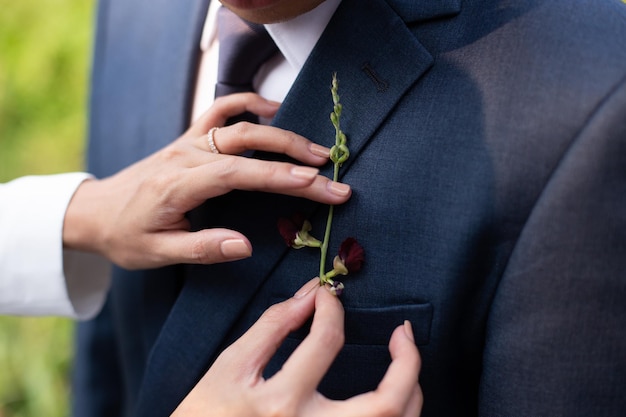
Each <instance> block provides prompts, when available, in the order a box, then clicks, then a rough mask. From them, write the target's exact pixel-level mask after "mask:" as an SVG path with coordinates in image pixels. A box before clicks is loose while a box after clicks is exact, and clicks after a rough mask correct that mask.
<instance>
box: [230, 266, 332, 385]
mask: <svg viewBox="0 0 626 417" xmlns="http://www.w3.org/2000/svg"><path fill="white" fill-rule="evenodd" d="M318 289H319V278H314V279H312V280H310V281H309V282H307V283H306V284H304V285H303V286H302V287H301V288H300V290H298V292H296V295H294V296H293V297H292V298H290V299H288V300H286V301H283V302H282V303H278V304H274V305H273V306H271V307H270V308H269V309H267V310H266V311H265V312H264V313H263V315H262V316H261V318H259V320H257V322H256V323H255V324H254V325H253V326H252V327H251V328H250V329H249V330H248V331H247V332H246V333H244V334H243V335H242V336H241V337H240V338H239V339H238V340H237V341H236V342H235V343H233V344H232V345H231V346H230V347H229V348H228V349H226V350H225V351H224V352H223V353H222V355H220V358H218V361H219V360H222V361H226V362H227V363H229V366H230V367H231V368H240V369H244V371H245V372H247V374H248V376H252V377H253V378H254V377H258V378H261V376H262V373H263V369H264V368H265V366H266V365H267V363H268V362H269V360H270V359H271V358H272V356H273V355H274V353H276V350H277V349H278V347H279V346H280V344H281V343H282V341H283V340H284V339H285V337H287V335H288V334H289V333H290V332H292V331H294V330H296V329H298V328H299V327H300V326H302V324H303V323H304V322H305V321H306V320H307V318H308V317H310V316H311V314H313V310H314V308H315V295H316V293H317V290H318ZM320 292H321V291H320ZM237 364H240V365H241V366H235V365H237Z"/></svg>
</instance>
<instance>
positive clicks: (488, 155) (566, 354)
mask: <svg viewBox="0 0 626 417" xmlns="http://www.w3.org/2000/svg"><path fill="white" fill-rule="evenodd" d="M207 7H208V1H203V0H151V1H141V0H101V1H100V4H99V10H98V29H97V38H96V45H95V54H94V67H93V90H92V97H91V121H90V143H89V167H90V169H91V170H92V172H94V173H95V174H96V175H98V176H106V175H110V174H112V173H114V172H116V171H117V170H119V169H121V168H123V167H125V166H127V165H129V164H131V163H133V162H134V161H137V160H138V159H140V158H142V157H144V156H146V155H149V154H150V153H152V152H154V151H156V150H158V149H160V148H161V147H163V146H165V145H166V144H167V143H169V142H170V141H172V140H173V139H175V138H176V137H178V136H179V135H180V134H181V133H182V132H183V131H184V130H185V129H186V128H187V126H188V124H189V122H188V121H189V118H190V105H191V102H192V96H193V88H194V82H195V76H196V70H197V64H198V58H199V50H198V44H199V37H200V32H201V27H202V23H203V20H204V16H205V13H206V10H207ZM333 72H336V73H337V74H338V78H339V80H340V95H341V101H342V103H343V105H344V112H343V116H342V127H343V130H344V131H345V133H346V134H347V136H348V141H349V142H348V143H349V147H350V149H351V156H350V159H349V161H348V162H347V163H346V164H345V165H344V167H343V169H342V173H343V174H342V175H343V177H342V181H344V182H346V183H348V184H350V185H351V186H352V189H353V196H352V198H351V199H350V201H349V202H348V203H346V204H344V205H342V206H339V207H337V210H336V212H335V220H334V225H333V230H332V239H331V244H330V247H331V250H336V248H337V247H338V245H339V243H340V242H341V241H342V240H343V239H344V238H346V237H348V236H353V237H356V238H357V239H358V240H359V241H360V242H361V243H362V244H363V246H364V248H365V252H366V262H365V265H364V268H363V270H362V271H361V272H359V273H358V274H355V275H352V276H349V277H347V278H346V279H345V281H344V282H345V285H346V291H345V293H344V295H343V296H342V301H343V304H344V306H345V309H346V319H345V321H346V346H345V348H344V349H343V351H342V352H341V353H340V355H339V357H338V358H337V361H336V362H335V364H334V365H333V367H332V369H331V370H330V372H329V373H328V375H327V377H326V378H325V379H324V380H323V382H322V384H321V386H320V390H321V392H323V393H324V394H326V395H328V396H330V397H332V398H344V397H347V396H351V395H354V394H356V393H359V392H363V391H366V390H371V389H374V388H375V387H376V385H377V383H378V382H379V380H380V378H381V376H382V374H383V373H384V371H385V370H386V367H387V366H388V364H389V360H390V359H389V354H388V350H387V342H388V339H389V337H390V334H391V331H392V329H393V328H394V327H395V326H397V325H399V324H401V323H402V321H403V320H404V319H408V320H410V321H411V322H412V324H413V326H414V330H415V335H416V342H417V344H418V346H419V349H420V352H421V355H422V360H423V370H422V372H421V375H420V381H421V384H422V388H423V392H424V395H425V408H424V413H423V415H424V416H457V415H458V416H471V415H485V416H557V415H567V416H574V415H581V416H592V415H593V416H600V415H607V416H617V415H623V414H622V413H623V412H624V410H626V394H625V393H626V325H625V323H626V81H625V80H626V79H625V77H626V5H624V4H623V3H621V2H620V1H618V0H603V1H598V0H594V1H591V0H573V1H572V0H569V1H565V0H562V1H557V0H545V1H544V0H484V1H480V0H437V1H427V0H343V2H342V3H341V5H340V7H339V9H338V10H337V12H336V14H335V15H334V16H333V18H332V20H331V22H330V23H329V25H328V27H327V28H326V31H325V32H324V34H323V35H322V37H321V39H320V41H319V42H318V44H317V45H316V47H315V49H314V50H313V52H312V54H311V56H310V57H309V59H308V61H307V62H306V64H305V66H304V68H303V69H302V72H301V73H300V75H299V77H298V79H297V80H296V82H295V84H294V86H293V88H292V89H291V90H290V92H289V94H288V96H287V98H286V99H285V101H284V103H283V104H282V106H281V109H280V111H279V113H278V114H277V116H276V118H275V120H274V122H273V123H274V125H276V126H279V127H282V128H285V129H289V130H293V131H295V132H298V133H299V134H301V135H303V136H305V137H307V138H309V139H311V140H313V141H315V142H317V143H320V144H324V145H326V146H330V145H331V144H332V143H334V131H333V127H332V125H331V124H330V122H329V120H328V115H329V113H330V111H331V109H332V100H331V96H330V92H329V85H330V80H331V75H332V73H333ZM259 156H260V157H271V156H268V155H259ZM329 170H330V168H329V167H327V169H326V170H324V171H323V173H325V174H329ZM294 212H301V213H304V214H305V215H306V216H307V217H308V218H309V219H310V220H311V221H312V223H313V227H314V229H313V233H314V234H315V233H317V234H318V235H321V234H322V233H323V232H322V231H323V224H324V221H325V217H326V213H327V208H326V206H324V205H320V204H315V203H311V202H308V201H303V200H299V199H296V198H291V197H283V196H276V195H267V194H266V195H263V194H260V193H252V192H233V193H231V194H229V195H226V196H223V197H220V198H217V199H214V200H211V201H209V202H207V203H206V204H205V205H204V207H202V209H201V210H199V211H197V212H196V213H195V214H192V215H191V216H192V218H193V222H194V227H196V228H199V227H215V226H219V227H229V228H233V229H236V230H239V231H241V232H243V233H244V234H246V235H247V236H248V237H249V238H250V240H251V242H252V244H253V246H254V255H253V256H252V258H251V259H247V260H244V261H238V262H232V263H226V264H221V265H215V266H185V265H178V266H173V267H168V268H163V269H158V270H151V271H134V272H129V271H125V270H122V269H115V271H114V284H113V288H112V289H111V294H110V297H109V299H108V302H107V305H106V307H105V309H104V310H103V312H102V314H101V315H100V316H98V317H97V318H96V319H95V320H94V321H92V322H88V323H85V324H82V325H81V326H80V327H79V330H78V338H77V346H78V351H77V359H76V361H77V362H76V372H75V381H74V383H75V386H74V397H75V400H74V402H75V404H74V406H75V414H76V416H89V417H94V416H99V415H102V416H107V417H111V416H116V415H133V416H165V415H169V413H170V412H171V411H172V410H173V409H174V408H175V407H176V405H177V404H178V403H179V402H180V401H181V400H182V398H183V397H184V396H185V394H186V393H187V392H188V391H189V390H190V389H191V388H192V387H193V386H194V385H195V383H196V382H197V381H198V379H199V378H200V377H201V376H202V375H203V373H204V372H205V371H206V369H208V367H209V366H210V365H211V363H212V361H213V360H214V359H215V357H216V356H217V355H218V354H219V352H220V351H221V349H223V348H224V347H225V346H227V345H228V344H229V343H231V342H232V341H233V340H235V339H236V338H237V337H238V336H239V335H240V334H241V333H242V332H244V331H245V330H246V329H247V328H248V327H249V326H250V325H251V324H252V323H253V322H254V321H255V320H256V319H257V318H258V317H259V315H260V314H261V313H262V311H264V310H265V309H266V308H267V307H268V306H270V305H271V304H273V303H275V302H277V301H279V300H283V299H285V298H288V297H289V296H290V295H291V294H292V293H293V292H294V291H295V290H296V289H297V288H299V287H300V286H301V285H302V284H303V283H304V282H305V281H306V280H308V279H310V278H311V277H312V276H314V275H316V274H317V271H318V266H317V262H318V253H317V251H315V250H310V251H309V250H306V249H302V250H299V251H296V250H293V249H288V248H286V247H285V244H284V242H283V240H282V239H281V237H280V235H279V234H278V231H277V229H276V221H277V219H278V218H279V217H287V216H290V215H291V214H293V213H294ZM333 248H334V249H333ZM331 256H332V255H331ZM305 334H306V329H305V330H303V331H301V332H298V333H296V334H293V335H292V336H290V337H289V338H288V339H287V341H286V342H285V343H284V344H283V346H282V347H281V349H280V351H279V352H278V354H277V355H276V357H275V358H274V360H273V361H272V362H271V363H270V365H269V367H268V369H267V374H268V375H271V374H272V373H273V372H275V371H276V370H277V369H279V367H280V364H281V363H282V362H283V361H284V360H285V358H286V357H287V356H288V355H289V353H290V352H291V351H292V350H293V349H294V346H296V345H297V343H298V340H301V338H302V337H303V336H304V335H305Z"/></svg>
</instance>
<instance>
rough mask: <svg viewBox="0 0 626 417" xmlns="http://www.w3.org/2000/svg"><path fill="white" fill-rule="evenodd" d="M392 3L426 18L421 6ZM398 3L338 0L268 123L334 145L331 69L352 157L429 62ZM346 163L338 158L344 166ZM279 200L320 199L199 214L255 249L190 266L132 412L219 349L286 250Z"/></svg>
mask: <svg viewBox="0 0 626 417" xmlns="http://www.w3.org/2000/svg"><path fill="white" fill-rule="evenodd" d="M399 3H404V2H399ZM420 3H429V2H420ZM396 9H398V10H400V11H402V12H403V13H405V14H407V15H411V14H412V15H413V16H418V17H419V18H420V19H421V18H424V14H423V13H422V14H421V15H420V14H419V13H416V12H415V11H411V10H409V11H406V10H403V9H402V7H397V8H396ZM396 9H394V8H391V7H390V6H389V4H388V3H387V2H386V1H384V0H374V1H370V2H368V5H367V7H363V5H362V4H361V2H360V0H343V2H342V4H341V5H340V6H339V8H338V10H337V12H336V13H335V15H334V17H333V18H332V20H331V22H330V23H329V25H328V27H327V29H326V31H325V32H324V34H323V35H322V38H321V39H320V41H319V42H318V44H317V45H316V47H315V48H314V50H313V52H312V54H311V56H310V57H309V59H308V60H307V62H306V64H305V66H304V68H303V69H302V71H301V73H300V75H299V76H298V78H297V80H296V82H295V84H294V86H293V88H292V90H291V91H290V92H289V94H288V96H287V98H286V100H285V101H284V103H283V105H282V106H281V109H280V111H279V113H278V114H277V115H276V117H275V119H274V124H275V125H277V126H279V127H282V128H285V129H289V130H292V131H295V132H297V133H300V134H302V135H304V136H305V137H308V138H309V139H311V140H313V141H315V142H318V143H321V144H324V145H326V146H330V145H332V143H333V142H334V130H333V127H332V125H331V124H330V121H329V116H328V115H329V113H330V111H331V109H332V99H331V96H330V90H329V87H330V81H331V75H332V73H333V72H337V74H338V78H339V80H340V87H339V89H340V92H339V93H340V95H341V101H342V103H343V105H344V115H343V116H342V127H343V130H344V131H345V132H346V134H347V135H348V144H349V147H350V150H351V157H350V158H351V159H350V161H353V160H355V159H356V158H358V154H359V153H360V152H361V151H362V150H363V148H364V147H365V146H366V144H367V143H368V141H370V140H372V138H373V137H374V136H375V132H376V130H377V128H378V127H379V126H380V124H381V123H383V121H384V120H385V118H386V117H387V115H388V114H389V112H390V111H392V109H393V108H394V106H395V105H396V104H397V103H398V101H399V100H400V99H401V97H402V96H403V95H404V94H405V92H406V91H407V89H409V88H410V87H411V86H412V85H414V84H415V83H416V82H417V81H418V79H419V78H420V76H421V75H422V74H424V72H425V71H427V70H428V68H429V67H430V66H431V65H432V62H433V58H432V57H431V55H430V54H429V53H428V52H427V51H426V50H425V49H424V48H423V47H422V46H421V45H420V43H419V42H418V41H417V40H416V38H415V37H414V36H413V35H412V34H411V32H410V31H409V30H408V28H407V23H406V22H405V21H403V19H402V18H401V17H400V16H399V15H398V12H397V11H396ZM444 10H445V8H442V9H441V10H440V12H444ZM428 16H429V17H432V16H433V13H428ZM409 17H410V16H409ZM357 22H358V23H357ZM349 165H350V164H349V163H347V164H346V165H344V168H343V171H344V172H345V170H347V169H349ZM250 201H254V203H253V204H254V205H253V206H252V207H251V206H250ZM224 207H227V209H224ZM284 207H287V209H288V210H289V213H291V212H292V211H295V210H299V211H303V212H305V213H306V212H312V211H313V210H315V208H316V207H317V205H316V204H314V203H311V202H308V201H304V200H300V199H293V198H288V197H281V196H276V195H268V194H260V193H259V194H253V193H237V192H235V193H231V194H229V195H227V196H223V197H221V198H219V199H215V200H211V201H210V202H208V207H207V210H208V211H205V212H204V213H205V214H204V217H205V219H204V221H207V219H209V218H210V223H209V222H207V223H205V224H201V226H202V227H209V226H212V227H215V226H221V227H229V228H233V229H236V230H239V231H241V232H242V233H244V234H246V236H248V237H249V238H250V239H251V241H252V244H253V246H254V255H253V257H252V258H251V259H247V260H245V261H239V262H234V263H227V264H220V265H213V266H191V267H189V274H188V277H187V279H186V284H185V287H184V288H183V290H182V292H181V295H180V297H179V299H178V301H177V303H176V305H175V306H174V308H173V309H172V312H171V314H170V316H169V318H168V320H167V322H166V323H165V325H164V328H163V330H162V331H161V334H160V336H159V339H158V340H157V342H156V344H155V347H154V349H153V351H152V355H151V357H150V359H149V363H148V367H147V370H146V375H145V377H144V385H143V390H142V394H141V399H140V405H139V410H138V411H139V412H138V415H150V414H151V410H153V409H161V407H164V408H162V409H163V410H173V409H174V408H175V407H176V405H177V404H178V403H179V402H180V401H181V400H182V398H183V397H184V396H185V395H186V393H187V392H188V391H189V390H190V389H191V388H192V387H193V386H194V385H195V383H196V381H197V380H198V379H199V378H200V377H201V376H202V374H203V373H204V372H205V370H206V369H207V368H208V366H209V365H210V363H211V362H212V361H213V360H214V358H215V356H216V355H217V354H218V353H219V349H220V347H221V346H222V343H224V337H225V335H226V334H227V333H228V332H229V330H230V328H231V327H232V326H233V324H234V323H235V322H236V321H237V319H238V318H239V317H240V315H241V312H242V310H243V309H244V308H245V306H246V305H247V304H248V302H249V301H250V299H251V298H252V297H253V296H254V294H255V292H256V291H257V289H258V288H259V287H260V285H262V284H263V282H264V281H265V280H266V279H267V278H268V276H269V275H270V274H271V271H272V270H273V268H274V267H275V266H276V264H277V263H278V262H280V260H281V258H282V257H283V256H284V255H285V253H286V248H285V245H284V243H283V242H282V239H281V238H280V237H279V235H278V232H277V230H276V219H277V217H278V216H279V215H288V214H289V213H285V212H283V211H281V208H284ZM200 220H201V221H202V219H200Z"/></svg>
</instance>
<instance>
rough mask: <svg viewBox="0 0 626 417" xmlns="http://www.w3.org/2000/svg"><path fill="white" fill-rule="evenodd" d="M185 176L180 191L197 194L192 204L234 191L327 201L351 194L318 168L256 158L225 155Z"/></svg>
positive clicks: (346, 197)
mask: <svg viewBox="0 0 626 417" xmlns="http://www.w3.org/2000/svg"><path fill="white" fill-rule="evenodd" d="M184 175H187V176H188V178H187V179H183V181H182V183H184V184H186V188H185V189H181V190H180V191H179V192H180V193H184V194H185V195H191V196H194V201H191V202H190V204H197V203H198V202H199V201H204V200H206V199H208V198H211V197H215V196H218V195H221V194H225V193H227V192H229V191H231V190H247V191H263V192H271V193H279V194H285V195H291V196H296V197H304V198H308V199H310V200H313V201H317V202H321V203H325V204H341V203H344V202H345V201H347V200H348V198H349V197H350V195H351V188H350V186H349V185H347V184H343V183H337V182H333V181H331V180H330V179H328V178H326V177H324V176H322V175H318V170H317V169H316V168H312V167H304V166H299V165H294V164H289V163H285V162H272V161H261V160H257V159H253V158H244V157H233V156H227V155H223V156H220V157H219V158H217V159H214V160H213V161H211V162H208V163H206V164H203V165H200V166H198V167H196V168H193V169H190V170H188V171H187V172H186V173H185V174H184ZM190 208H191V207H190Z"/></svg>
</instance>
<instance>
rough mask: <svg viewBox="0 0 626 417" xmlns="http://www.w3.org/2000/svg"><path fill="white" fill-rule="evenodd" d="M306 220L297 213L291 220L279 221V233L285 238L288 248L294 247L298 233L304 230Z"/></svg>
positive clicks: (281, 219)
mask: <svg viewBox="0 0 626 417" xmlns="http://www.w3.org/2000/svg"><path fill="white" fill-rule="evenodd" d="M304 221H305V218H304V216H303V215H302V214H300V213H296V214H294V215H293V216H291V218H290V219H287V218H285V217H281V218H279V219H278V231H279V232H280V235H281V236H282V237H283V240H284V241H285V243H286V244H287V246H293V243H294V240H295V239H296V236H297V234H298V232H299V231H300V230H301V229H302V225H303V224H304Z"/></svg>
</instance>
